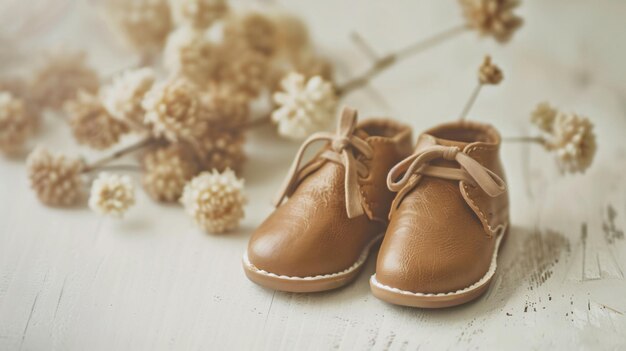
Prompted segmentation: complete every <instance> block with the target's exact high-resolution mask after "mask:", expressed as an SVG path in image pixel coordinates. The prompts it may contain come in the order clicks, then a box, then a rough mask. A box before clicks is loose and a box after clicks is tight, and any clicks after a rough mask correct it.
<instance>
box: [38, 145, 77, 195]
mask: <svg viewBox="0 0 626 351" xmlns="http://www.w3.org/2000/svg"><path fill="white" fill-rule="evenodd" d="M26 167H27V169H28V177H29V178H30V185H31V187H32V188H33V190H35V193H37V197H38V198H39V200H40V201H41V202H43V203H45V204H47V205H52V206H68V205H73V204H75V203H76V202H78V200H80V198H81V195H82V193H83V186H84V183H83V179H82V176H81V172H82V170H83V169H84V163H83V162H82V160H79V159H71V158H68V157H66V156H65V155H56V154H52V153H50V152H49V151H48V150H46V149H43V148H37V149H35V150H34V151H33V152H32V153H31V154H30V155H29V156H28V159H27V160H26Z"/></svg>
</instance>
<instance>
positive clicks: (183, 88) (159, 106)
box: [142, 79, 206, 141]
mask: <svg viewBox="0 0 626 351" xmlns="http://www.w3.org/2000/svg"><path fill="white" fill-rule="evenodd" d="M142 107H143V108H144V109H145V111H146V115H145V122H146V123H148V124H150V125H151V126H152V130H153V132H154V134H155V135H157V136H164V137H165V138H167V139H168V140H170V141H177V140H179V139H183V140H184V139H193V138H194V137H197V136H199V135H201V134H202V133H203V132H204V130H205V129H206V123H205V122H206V121H205V117H206V116H205V115H204V113H203V108H202V101H201V95H200V92H199V91H198V88H197V86H195V85H194V84H193V83H190V82H188V81H187V80H184V79H174V80H168V81H164V82H161V83H157V84H155V85H154V86H153V87H152V89H150V91H148V93H147V94H146V96H145V97H144V99H143V102H142Z"/></svg>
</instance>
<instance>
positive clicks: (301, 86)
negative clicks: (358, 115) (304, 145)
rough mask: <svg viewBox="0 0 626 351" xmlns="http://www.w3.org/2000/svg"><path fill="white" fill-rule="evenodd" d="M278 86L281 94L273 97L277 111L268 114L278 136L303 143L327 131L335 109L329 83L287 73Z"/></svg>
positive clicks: (332, 91)
mask: <svg viewBox="0 0 626 351" xmlns="http://www.w3.org/2000/svg"><path fill="white" fill-rule="evenodd" d="M281 86H282V88H283V91H282V92H277V93H275V94H274V101H275V102H276V103H277V104H278V106H279V108H278V109H277V110H275V111H274V112H273V113H272V121H274V122H275V123H277V124H278V133H279V134H280V135H282V136H284V137H286V138H290V139H303V138H306V137H307V136H308V135H309V134H311V133H313V132H316V131H319V130H324V129H327V128H328V127H329V125H330V123H331V122H332V119H333V117H334V116H335V110H336V109H337V95H336V94H335V90H334V88H333V85H332V84H331V83H329V82H327V81H325V80H324V79H323V78H321V77H319V76H315V77H313V78H311V79H308V80H307V79H306V78H305V77H304V76H303V75H301V74H299V73H290V74H288V75H287V76H286V77H285V78H284V79H283V80H282V82H281Z"/></svg>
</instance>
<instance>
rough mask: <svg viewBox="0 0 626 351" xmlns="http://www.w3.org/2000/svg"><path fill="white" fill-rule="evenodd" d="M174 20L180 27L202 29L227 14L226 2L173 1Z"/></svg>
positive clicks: (218, 0) (211, 0) (222, 0)
mask: <svg viewBox="0 0 626 351" xmlns="http://www.w3.org/2000/svg"><path fill="white" fill-rule="evenodd" d="M171 6H172V12H173V13H174V19H175V20H176V22H177V23H179V24H182V25H190V26H193V27H196V28H200V29H204V28H208V27H209V26H211V25H212V24H213V23H214V22H215V21H217V20H218V19H220V18H222V17H223V16H224V15H225V14H226V12H228V4H227V3H226V0H173V1H172V2H171Z"/></svg>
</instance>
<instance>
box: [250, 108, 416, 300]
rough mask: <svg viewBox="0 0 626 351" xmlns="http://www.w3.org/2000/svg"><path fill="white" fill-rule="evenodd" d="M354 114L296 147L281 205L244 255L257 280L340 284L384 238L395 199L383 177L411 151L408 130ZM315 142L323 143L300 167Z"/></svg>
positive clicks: (282, 284) (300, 286)
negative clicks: (296, 151)
mask: <svg viewBox="0 0 626 351" xmlns="http://www.w3.org/2000/svg"><path fill="white" fill-rule="evenodd" d="M356 120H357V114H356V111H355V110H352V109H349V108H346V109H344V110H343V112H342V115H341V118H340V120H339V127H338V129H337V132H336V133H328V132H320V133H315V134H313V135H311V137H309V139H307V140H306V141H305V142H304V144H303V145H302V147H301V148H300V150H299V151H298V154H297V156H296V159H295V160H294V163H293V165H292V167H291V170H290V171H289V174H288V176H287V179H286V182H285V185H284V187H283V190H282V191H281V192H280V195H279V197H278V201H277V202H276V205H277V206H279V207H278V208H277V209H276V210H275V211H274V212H273V213H272V214H271V215H270V216H269V217H268V218H267V219H266V220H265V222H263V224H261V226H260V227H259V228H258V229H257V230H256V231H255V232H254V233H253V235H252V238H251V239H250V242H249V244H248V250H247V253H246V254H245V255H244V258H243V267H244V271H245V272H246V275H247V276H248V278H250V280H252V281H253V282H255V283H257V284H260V285H263V286H265V287H268V288H272V289H276V290H283V291H292V292H313V291H322V290H329V289H333V288H337V287H340V286H342V285H344V284H346V283H348V282H349V281H350V280H351V279H353V278H354V277H355V276H356V275H357V274H358V272H359V271H360V269H361V267H362V266H363V263H364V262H365V260H366V259H367V256H368V254H369V251H370V248H372V246H373V245H374V244H376V243H378V242H379V241H380V239H381V238H382V237H383V234H384V232H385V228H386V225H387V215H388V213H389V208H390V206H391V202H392V201H393V198H394V194H393V192H391V191H389V190H388V189H387V186H386V184H385V179H386V177H387V173H388V172H389V170H390V169H391V167H392V166H393V165H395V164H396V163H398V162H399V161H400V160H402V159H403V158H405V157H407V156H408V155H410V154H411V151H412V145H411V144H412V142H411V130H410V128H409V127H408V126H406V125H402V124H399V123H396V122H394V121H392V120H388V119H370V120H366V121H364V122H361V123H360V124H358V125H356ZM316 141H323V142H325V147H324V148H323V149H322V150H321V151H320V152H318V153H317V154H316V155H315V157H313V159H312V160H311V161H309V162H308V163H306V164H305V165H303V166H302V167H300V163H301V162H302V158H303V154H304V153H305V151H306V150H307V148H308V147H309V146H310V145H311V143H313V142H316ZM285 198H288V200H287V201H285V202H284V203H283V204H282V205H281V203H282V202H283V200H284V199H285Z"/></svg>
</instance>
